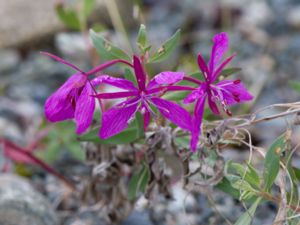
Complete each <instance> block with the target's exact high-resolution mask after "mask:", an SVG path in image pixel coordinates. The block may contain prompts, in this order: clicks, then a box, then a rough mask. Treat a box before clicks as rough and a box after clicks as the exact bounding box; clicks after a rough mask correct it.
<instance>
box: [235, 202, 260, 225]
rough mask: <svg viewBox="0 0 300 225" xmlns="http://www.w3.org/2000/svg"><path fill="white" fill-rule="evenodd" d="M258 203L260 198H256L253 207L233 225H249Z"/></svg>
mask: <svg viewBox="0 0 300 225" xmlns="http://www.w3.org/2000/svg"><path fill="white" fill-rule="evenodd" d="M260 201H261V198H257V199H256V201H255V202H254V203H253V205H252V206H251V207H250V209H248V211H247V212H244V213H243V215H242V216H241V217H240V218H239V219H238V220H237V221H236V222H235V224H234V225H250V224H251V221H252V219H253V217H254V213H255V211H256V208H257V206H258V205H259V203H260Z"/></svg>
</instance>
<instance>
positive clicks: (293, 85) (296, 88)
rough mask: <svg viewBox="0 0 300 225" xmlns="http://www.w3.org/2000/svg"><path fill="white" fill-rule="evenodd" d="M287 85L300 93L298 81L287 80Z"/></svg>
mask: <svg viewBox="0 0 300 225" xmlns="http://www.w3.org/2000/svg"><path fill="white" fill-rule="evenodd" d="M289 85H290V86H291V87H292V88H293V89H294V91H296V92H297V93H298V94H299V95H300V82H299V81H295V80H291V81H289Z"/></svg>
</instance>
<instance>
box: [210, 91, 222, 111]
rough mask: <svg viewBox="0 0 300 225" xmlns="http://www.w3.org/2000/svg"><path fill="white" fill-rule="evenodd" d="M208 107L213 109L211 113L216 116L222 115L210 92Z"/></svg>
mask: <svg viewBox="0 0 300 225" xmlns="http://www.w3.org/2000/svg"><path fill="white" fill-rule="evenodd" d="M208 105H209V108H210V109H211V111H212V112H213V113H214V114H216V115H219V114H220V111H219V109H218V106H217V105H216V103H215V102H214V101H213V99H212V96H211V93H210V92H209V93H208Z"/></svg>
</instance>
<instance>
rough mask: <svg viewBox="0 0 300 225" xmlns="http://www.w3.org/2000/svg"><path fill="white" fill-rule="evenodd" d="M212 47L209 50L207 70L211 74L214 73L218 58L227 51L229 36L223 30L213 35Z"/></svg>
mask: <svg viewBox="0 0 300 225" xmlns="http://www.w3.org/2000/svg"><path fill="white" fill-rule="evenodd" d="M213 42H214V45H213V48H212V51H211V56H210V61H209V71H210V73H211V74H213V73H214V71H215V67H216V66H217V65H218V64H219V62H220V60H221V59H222V57H223V56H224V54H225V52H227V50H228V47H229V37H228V34H227V33H225V32H222V33H219V34H217V35H215V36H214V37H213Z"/></svg>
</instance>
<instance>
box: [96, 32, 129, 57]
mask: <svg viewBox="0 0 300 225" xmlns="http://www.w3.org/2000/svg"><path fill="white" fill-rule="evenodd" d="M90 37H91V39H92V42H93V44H94V47H95V48H96V50H97V52H98V54H99V55H100V57H101V58H102V59H105V60H110V59H124V60H127V61H131V58H130V57H129V56H128V55H127V54H126V53H125V52H124V51H123V50H122V49H120V48H118V47H116V46H114V45H113V44H112V43H110V42H109V41H108V40H106V39H105V38H104V37H103V36H102V35H100V34H97V33H96V32H94V31H93V30H90Z"/></svg>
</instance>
